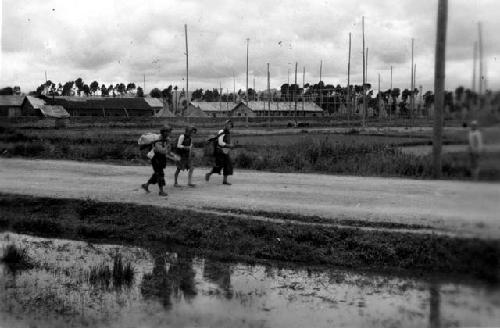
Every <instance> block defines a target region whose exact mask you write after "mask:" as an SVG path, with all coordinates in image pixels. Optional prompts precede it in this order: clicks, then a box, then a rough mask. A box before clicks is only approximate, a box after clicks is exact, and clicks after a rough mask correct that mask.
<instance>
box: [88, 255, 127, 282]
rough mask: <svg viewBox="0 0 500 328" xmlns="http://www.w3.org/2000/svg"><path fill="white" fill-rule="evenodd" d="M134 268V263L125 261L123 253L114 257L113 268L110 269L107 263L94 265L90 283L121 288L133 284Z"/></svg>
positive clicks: (90, 273)
mask: <svg viewBox="0 0 500 328" xmlns="http://www.w3.org/2000/svg"><path fill="white" fill-rule="evenodd" d="M134 275H135V272H134V268H133V266H132V263H130V262H124V261H123V258H122V256H121V254H117V255H115V256H114V257H113V268H112V269H110V268H109V265H107V264H106V263H101V264H99V265H96V266H92V267H91V268H90V271H89V275H88V277H89V278H88V279H89V283H90V284H91V285H94V286H98V287H104V288H109V287H110V286H111V283H112V286H113V287H114V288H121V287H123V286H131V285H132V283H133V282H134Z"/></svg>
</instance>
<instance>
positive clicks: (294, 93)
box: [293, 62, 299, 117]
mask: <svg viewBox="0 0 500 328" xmlns="http://www.w3.org/2000/svg"><path fill="white" fill-rule="evenodd" d="M297 65H298V63H297V62H295V87H294V88H295V89H294V91H293V101H294V102H295V117H297V94H296V89H298V87H299V86H298V84H297Z"/></svg>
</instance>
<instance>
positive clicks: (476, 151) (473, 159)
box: [469, 120, 483, 180]
mask: <svg viewBox="0 0 500 328" xmlns="http://www.w3.org/2000/svg"><path fill="white" fill-rule="evenodd" d="M482 151H483V136H482V134H481V131H479V130H478V128H477V121H476V120H474V121H472V122H471V123H470V130H469V158H470V170H471V176H472V179H474V180H477V179H478V178H479V171H480V166H479V157H480V154H481V152H482Z"/></svg>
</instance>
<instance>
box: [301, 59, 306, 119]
mask: <svg viewBox="0 0 500 328" xmlns="http://www.w3.org/2000/svg"><path fill="white" fill-rule="evenodd" d="M305 95H306V67H305V66H304V71H303V72H302V111H304V107H305V103H304V102H305Z"/></svg>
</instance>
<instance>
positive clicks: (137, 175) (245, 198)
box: [0, 158, 500, 238]
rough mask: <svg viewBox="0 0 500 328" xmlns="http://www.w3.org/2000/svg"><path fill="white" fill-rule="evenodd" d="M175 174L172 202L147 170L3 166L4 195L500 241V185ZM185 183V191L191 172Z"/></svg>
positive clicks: (36, 163)
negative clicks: (423, 229) (240, 213)
mask: <svg viewBox="0 0 500 328" xmlns="http://www.w3.org/2000/svg"><path fill="white" fill-rule="evenodd" d="M173 172H174V168H173V167H172V166H169V167H167V169H166V172H165V173H166V179H167V192H168V193H169V196H168V197H167V198H161V197H159V196H158V194H157V188H156V186H151V188H150V189H151V190H152V192H151V193H150V194H146V193H145V192H144V191H143V190H142V189H140V188H139V186H140V184H141V183H144V182H145V181H146V180H147V179H148V177H149V176H150V175H151V173H152V169H151V168H150V167H148V166H118V165H107V164H96V163H87V162H71V161H55V160H25V159H5V158H3V159H0V192H3V193H16V194H25V195H35V196H50V197H64V198H87V197H90V198H92V199H95V200H99V201H115V202H131V203H138V204H148V205H156V206H170V207H177V208H194V209H198V210H204V209H206V208H207V207H210V208H216V209H219V210H220V211H223V210H226V209H245V210H260V211H268V212H289V213H296V214H302V215H319V216H322V217H325V218H341V219H357V220H367V221H390V222H402V223H409V224H423V225H428V226H431V227H432V228H433V229H435V230H436V231H439V232H442V231H445V232H450V233H453V234H458V235H466V236H477V237H482V238H500V184H495V183H475V182H461V181H420V180H410V179H397V178H366V177H351V176H334V175H322V174H293V173H287V174H282V173H267V172H258V171H236V175H235V176H234V177H232V178H231V182H233V185H232V186H224V185H222V184H221V180H222V179H221V177H220V176H212V179H211V181H210V182H209V183H206V182H205V181H204V179H203V175H204V173H205V170H204V169H201V168H200V169H198V170H196V171H195V178H194V182H195V183H196V184H197V186H196V188H189V187H186V186H183V187H182V188H174V187H173V186H172V181H173V180H172V177H173ZM180 183H182V184H185V183H186V173H185V172H183V173H181V176H180Z"/></svg>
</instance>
